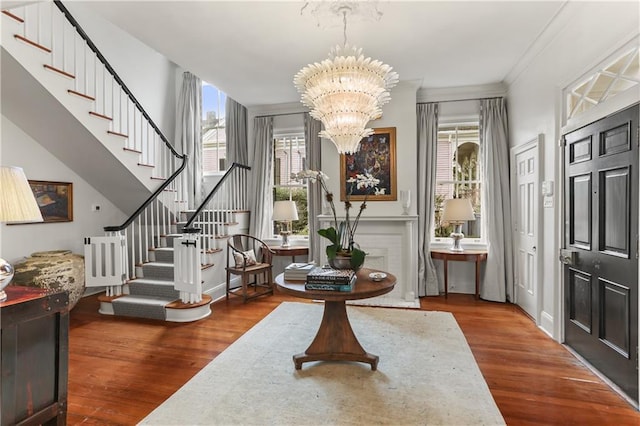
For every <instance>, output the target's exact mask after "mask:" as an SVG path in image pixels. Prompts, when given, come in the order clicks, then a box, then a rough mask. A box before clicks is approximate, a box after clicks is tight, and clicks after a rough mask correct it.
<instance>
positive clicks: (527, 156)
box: [511, 136, 542, 323]
mask: <svg viewBox="0 0 640 426" xmlns="http://www.w3.org/2000/svg"><path fill="white" fill-rule="evenodd" d="M541 137H542V136H540V137H539V138H536V139H535V140H533V141H531V142H529V143H527V144H524V145H522V146H517V147H514V148H513V149H512V150H511V151H512V152H511V156H512V163H511V164H512V165H513V167H514V168H513V170H514V173H513V174H514V176H513V177H514V180H513V182H514V191H515V194H514V198H513V199H514V201H515V206H514V207H515V209H514V210H515V213H516V215H515V220H514V225H513V227H514V229H513V235H514V236H515V241H514V246H515V253H516V258H515V269H516V270H515V294H514V298H515V302H516V303H517V304H518V305H519V306H520V307H522V309H523V310H524V311H525V312H527V313H528V314H529V315H530V316H531V317H532V318H533V319H534V320H535V321H536V323H538V322H539V318H538V311H539V309H538V302H539V297H538V296H539V295H538V288H539V287H538V253H537V245H538V232H539V229H538V223H539V222H538V218H539V212H538V206H539V199H540V191H539V185H538V179H539V174H540V172H539V164H538V160H539V158H538V157H539V154H538V153H539V140H538V139H540V138H541Z"/></svg>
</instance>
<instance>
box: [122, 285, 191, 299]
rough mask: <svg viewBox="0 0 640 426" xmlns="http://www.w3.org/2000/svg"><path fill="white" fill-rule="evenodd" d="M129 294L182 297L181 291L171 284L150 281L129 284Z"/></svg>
mask: <svg viewBox="0 0 640 426" xmlns="http://www.w3.org/2000/svg"><path fill="white" fill-rule="evenodd" d="M129 294H132V295H137V296H159V297H168V298H175V299H178V298H180V292H179V291H177V290H176V289H175V288H173V286H171V285H157V284H148V283H132V284H130V285H129Z"/></svg>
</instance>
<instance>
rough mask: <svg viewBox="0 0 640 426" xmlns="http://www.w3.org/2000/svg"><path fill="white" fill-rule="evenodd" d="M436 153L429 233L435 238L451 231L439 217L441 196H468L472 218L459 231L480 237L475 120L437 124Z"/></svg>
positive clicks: (478, 167)
mask: <svg viewBox="0 0 640 426" xmlns="http://www.w3.org/2000/svg"><path fill="white" fill-rule="evenodd" d="M436 155H437V160H436V193H435V203H434V207H435V211H434V216H435V223H434V234H433V237H435V239H436V241H437V239H438V238H442V237H445V238H446V237H449V234H451V232H452V231H453V226H451V225H449V224H447V223H444V222H442V220H441V216H442V208H443V205H444V200H445V199H448V198H469V199H471V205H472V206H473V211H474V212H475V216H476V220H475V221H469V222H467V223H466V224H465V225H464V226H463V228H462V232H463V233H464V235H465V238H474V239H480V238H481V237H482V226H481V222H482V221H481V220H480V218H481V205H480V202H481V199H482V193H481V190H482V177H481V176H482V169H481V166H482V164H481V157H480V132H479V126H478V122H471V123H458V124H441V125H439V126H438V145H437V148H436Z"/></svg>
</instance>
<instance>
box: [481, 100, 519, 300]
mask: <svg viewBox="0 0 640 426" xmlns="http://www.w3.org/2000/svg"><path fill="white" fill-rule="evenodd" d="M480 146H481V149H482V152H483V153H482V165H483V169H484V176H483V178H484V179H483V183H484V187H485V191H484V194H485V196H484V200H483V202H482V215H483V216H484V217H486V224H487V250H488V251H489V255H488V256H487V263H486V269H485V274H484V284H483V285H482V291H481V296H482V298H483V299H485V300H493V301H495V302H504V301H506V291H507V288H512V286H513V246H512V241H513V237H512V232H511V200H510V196H509V195H510V187H509V129H508V125H507V105H506V101H505V99H503V98H497V99H482V100H480Z"/></svg>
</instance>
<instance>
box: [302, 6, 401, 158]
mask: <svg viewBox="0 0 640 426" xmlns="http://www.w3.org/2000/svg"><path fill="white" fill-rule="evenodd" d="M350 11H351V8H350V7H349V6H348V4H347V3H342V4H341V7H340V9H339V13H341V14H342V16H343V23H344V45H343V46H342V47H340V46H336V47H334V48H333V49H331V51H330V53H329V59H325V60H324V61H322V62H320V63H317V62H316V63H314V64H309V65H307V66H306V67H304V68H303V69H301V70H300V71H299V72H298V73H297V74H296V75H295V77H294V79H293V82H294V84H295V86H296V88H297V89H298V92H300V93H301V95H302V96H301V101H302V103H303V104H304V105H305V106H307V107H308V108H309V109H310V112H309V114H310V115H311V116H312V117H313V118H315V119H317V120H320V121H321V122H322V124H323V125H324V130H323V131H321V132H320V133H319V136H320V137H322V138H326V139H330V140H331V141H332V142H333V143H334V144H335V146H336V148H338V153H340V154H351V153H354V152H356V151H357V150H358V146H359V145H360V141H361V140H362V138H365V137H367V136H369V135H371V134H373V129H370V128H367V123H368V122H369V121H370V120H375V119H377V118H380V117H381V116H382V108H381V107H382V105H384V104H386V103H387V102H389V100H390V99H391V95H390V94H389V89H391V88H392V87H394V86H395V85H396V84H398V74H397V73H395V72H393V71H391V70H392V68H391V67H390V66H389V65H386V64H383V63H382V62H381V61H378V60H373V59H371V58H365V56H364V55H363V54H362V49H358V48H357V47H355V46H349V45H348V44H347V13H349V12H350Z"/></svg>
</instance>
